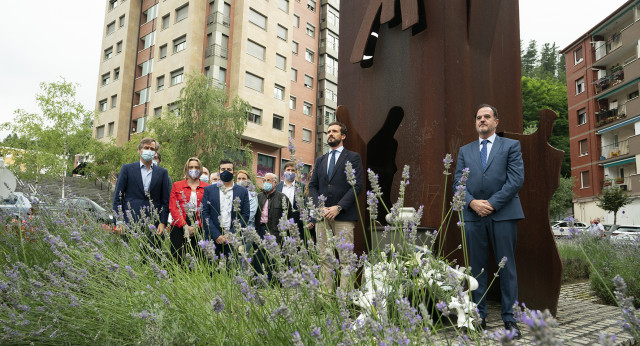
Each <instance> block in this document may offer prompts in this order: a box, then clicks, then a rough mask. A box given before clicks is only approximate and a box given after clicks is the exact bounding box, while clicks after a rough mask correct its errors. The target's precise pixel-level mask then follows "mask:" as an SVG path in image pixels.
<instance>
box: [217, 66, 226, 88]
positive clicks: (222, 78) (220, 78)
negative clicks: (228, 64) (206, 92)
mask: <svg viewBox="0 0 640 346" xmlns="http://www.w3.org/2000/svg"><path fill="white" fill-rule="evenodd" d="M218 81H219V82H220V84H221V85H222V87H224V84H225V82H226V81H227V69H226V68H222V67H221V68H220V69H219V70H218Z"/></svg>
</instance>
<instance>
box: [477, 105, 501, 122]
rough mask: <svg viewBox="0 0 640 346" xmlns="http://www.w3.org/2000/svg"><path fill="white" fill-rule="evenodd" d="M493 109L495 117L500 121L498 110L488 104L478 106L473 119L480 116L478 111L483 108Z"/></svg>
mask: <svg viewBox="0 0 640 346" xmlns="http://www.w3.org/2000/svg"><path fill="white" fill-rule="evenodd" d="M485 107H486V108H491V111H492V112H493V117H494V118H496V119H498V109H497V108H496V107H494V106H492V105H488V104H486V103H483V104H481V105H479V106H478V109H476V113H475V114H474V115H473V118H474V119H475V118H476V115H478V111H479V110H480V109H482V108H485Z"/></svg>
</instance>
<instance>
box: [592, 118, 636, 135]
mask: <svg viewBox="0 0 640 346" xmlns="http://www.w3.org/2000/svg"><path fill="white" fill-rule="evenodd" d="M636 121H640V115H636V116H634V117H633V118H630V119H627V120H624V121H621V122H619V123H615V124H613V125H611V126H609V127H605V128H603V129H600V130H598V131H597V132H596V134H597V135H601V134H603V133H605V132H609V131H611V130H615V129H617V128H620V127H622V126H626V125H629V124H633V123H635V122H636Z"/></svg>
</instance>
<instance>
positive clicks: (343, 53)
mask: <svg viewBox="0 0 640 346" xmlns="http://www.w3.org/2000/svg"><path fill="white" fill-rule="evenodd" d="M327 1H328V2H329V3H331V2H332V0H327ZM340 41H341V42H340V54H339V65H340V73H339V92H338V104H340V105H341V107H339V108H338V112H337V118H338V120H340V121H342V122H344V123H346V124H347V125H348V128H349V135H348V136H347V139H346V142H347V143H346V147H348V148H349V149H351V150H355V151H358V152H359V153H360V154H361V156H362V158H363V161H364V162H363V164H364V166H365V168H371V169H372V170H374V171H375V172H377V173H378V174H379V175H380V183H381V185H382V187H383V191H384V195H385V197H386V198H385V199H386V203H387V205H388V206H390V203H389V202H390V201H392V200H393V201H395V200H396V198H397V196H398V185H399V180H400V175H401V172H402V167H403V166H404V165H410V166H411V179H410V182H411V183H410V185H409V187H408V189H407V192H406V196H405V205H406V206H413V207H416V208H417V207H418V206H420V205H424V206H425V213H424V216H423V219H422V224H421V225H422V226H427V227H434V228H438V226H439V225H440V217H441V210H442V199H443V193H444V191H445V189H444V188H445V186H444V179H443V175H442V171H443V166H442V159H443V158H444V156H445V154H447V153H451V154H453V155H454V162H456V161H455V155H456V154H457V152H458V149H459V148H460V147H461V146H462V145H464V144H466V143H468V142H470V141H472V140H474V139H476V138H478V135H477V133H476V131H475V126H474V116H475V112H476V108H477V106H478V105H479V104H482V103H489V104H491V105H494V106H496V107H497V108H498V110H499V111H500V125H499V127H498V131H499V132H505V134H504V135H505V136H507V137H511V138H517V139H519V140H520V141H521V142H522V151H523V159H524V162H525V185H524V187H523V189H522V190H521V192H520V197H521V201H522V204H523V208H524V209H525V216H526V219H525V220H523V221H521V222H519V224H518V247H517V250H516V257H517V258H516V261H517V268H518V282H519V300H520V301H522V302H525V303H526V304H527V306H529V307H533V308H549V309H550V310H551V311H552V312H553V313H554V314H555V312H556V308H557V301H558V295H559V292H560V277H561V274H562V264H561V262H560V258H559V256H558V252H557V248H556V245H555V242H554V240H553V237H552V233H551V229H550V226H549V216H548V206H549V200H550V198H551V195H552V194H553V191H554V190H555V187H557V185H558V177H559V172H560V164H561V160H562V152H559V151H558V150H556V149H553V148H552V147H550V146H549V145H548V144H547V139H548V137H549V135H550V134H551V132H550V131H551V129H552V126H553V120H554V119H555V114H553V112H550V113H549V112H541V116H542V118H541V129H540V130H539V131H538V132H537V133H535V134H533V135H530V136H523V135H521V133H522V104H521V89H520V37H519V20H518V2H517V1H513V0H503V1H499V0H471V1H469V0H466V1H462V0H447V1H442V0H348V1H345V0H343V1H341V3H340ZM447 185H448V186H447V192H448V193H447V196H446V197H447V201H450V199H451V190H452V185H453V183H452V182H451V180H449V182H448V183H447ZM359 203H360V206H361V208H363V209H364V207H363V206H364V205H366V204H365V200H364V193H363V194H361V196H360V198H359ZM448 205H449V204H448V203H447V206H448ZM452 224H453V225H452V226H451V227H450V228H449V230H448V231H447V232H446V233H447V237H446V243H445V247H447V248H448V249H447V250H452V249H454V248H456V247H457V246H458V244H460V241H461V237H460V230H459V229H458V228H457V227H456V226H455V221H454V222H452ZM359 227H362V224H360V223H359ZM367 232H369V230H367ZM441 233H444V232H441ZM363 234H364V233H363V232H361V231H356V251H357V252H358V253H361V252H362V251H363V250H365V240H364V236H363ZM448 252H449V251H445V253H448ZM455 256H456V257H457V258H458V259H459V263H462V262H461V260H462V254H461V253H460V251H457V252H456V255H455ZM495 287H498V286H497V283H496V284H494V288H495Z"/></svg>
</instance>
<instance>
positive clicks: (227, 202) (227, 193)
mask: <svg viewBox="0 0 640 346" xmlns="http://www.w3.org/2000/svg"><path fill="white" fill-rule="evenodd" d="M218 186H219V189H220V217H221V219H222V220H220V226H222V228H223V229H226V230H228V229H230V228H231V212H232V211H233V184H232V185H231V187H229V188H228V189H227V188H225V187H224V185H222V184H220V185H218Z"/></svg>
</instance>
